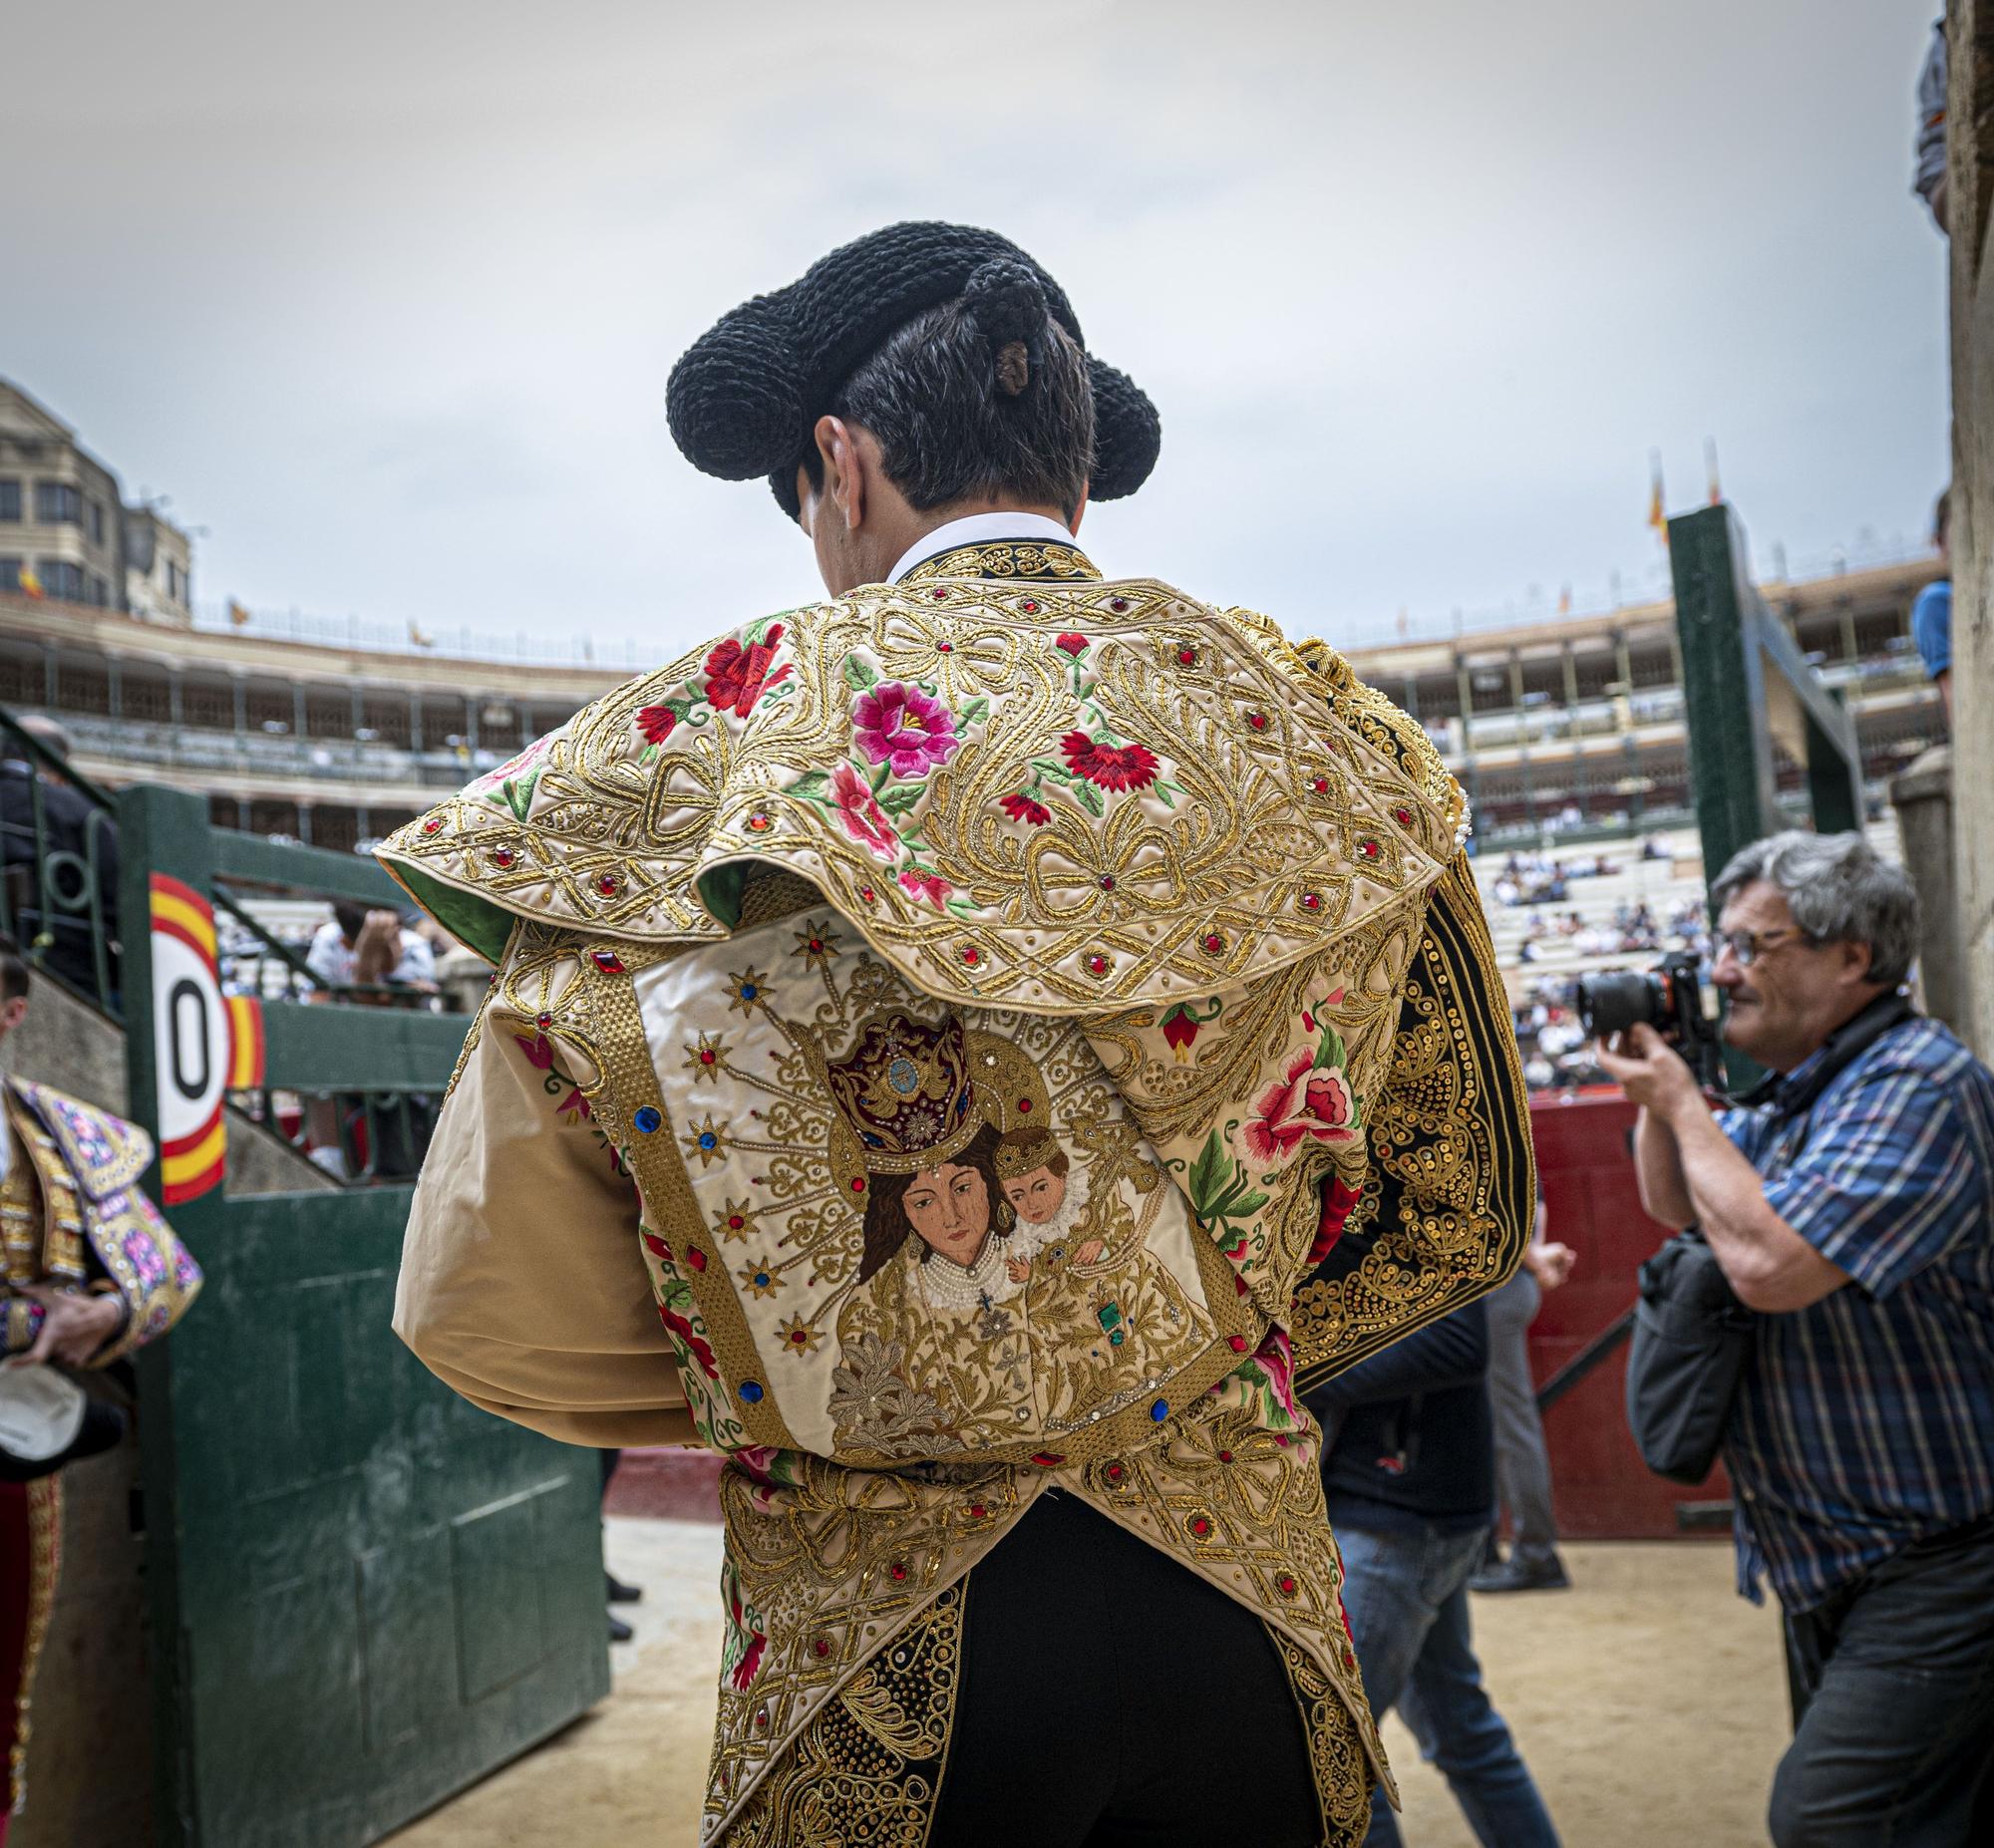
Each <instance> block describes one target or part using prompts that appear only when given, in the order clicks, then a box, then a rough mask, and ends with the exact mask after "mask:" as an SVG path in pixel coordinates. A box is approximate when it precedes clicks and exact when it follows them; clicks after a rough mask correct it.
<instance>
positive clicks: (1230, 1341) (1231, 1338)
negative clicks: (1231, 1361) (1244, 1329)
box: [1225, 1335, 1246, 1354]
mask: <svg viewBox="0 0 1994 1848" xmlns="http://www.w3.org/2000/svg"><path fill="white" fill-rule="evenodd" d="M1225 1345H1226V1346H1227V1347H1228V1348H1230V1349H1231V1350H1232V1352H1233V1353H1234V1354H1244V1353H1245V1352H1246V1337H1245V1336H1243V1335H1228V1336H1226V1338H1225Z"/></svg>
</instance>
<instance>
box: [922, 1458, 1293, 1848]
mask: <svg viewBox="0 0 1994 1848" xmlns="http://www.w3.org/2000/svg"><path fill="white" fill-rule="evenodd" d="M1322 1834H1323V1823H1322V1811H1321V1809H1320V1807H1319V1805H1318V1801H1317V1797H1316V1790H1315V1781H1314V1777H1313V1775H1312V1773H1311V1771H1310V1769H1309V1752H1308V1741H1307V1739H1306V1737H1305V1735H1304V1733H1303V1728H1302V1716H1301V1709H1300V1707H1299V1706H1298V1705H1297V1703H1296V1700H1295V1696H1294V1694H1293V1692H1292V1691H1291V1689H1290V1687H1289V1683H1288V1677H1287V1671H1286V1669H1285V1668H1284V1667H1283V1666H1282V1663H1281V1658H1280V1655H1279V1653H1278V1652H1277V1651H1276V1649H1275V1647H1274V1644H1273V1641H1272V1639H1271V1638H1270V1637H1269V1636H1268V1635H1267V1632H1266V1631H1265V1629H1263V1628H1262V1626H1261V1624H1260V1621H1259V1619H1258V1618H1256V1617H1254V1616H1253V1614H1252V1613H1251V1612H1250V1611H1248V1610H1246V1609H1245V1608H1244V1607H1243V1606H1241V1605H1239V1604H1236V1603H1234V1602H1233V1600H1232V1599H1230V1598H1228V1597H1227V1596H1226V1595H1225V1594H1224V1593H1223V1592H1221V1591H1220V1590H1218V1588H1217V1587H1216V1586H1214V1585H1209V1584H1207V1583H1206V1582H1205V1581H1204V1580H1202V1579H1200V1578H1198V1577H1196V1576H1195V1575H1194V1574H1192V1573H1190V1572H1188V1571H1186V1570H1185V1569H1184V1568H1183V1567H1182V1566H1180V1565H1177V1564H1176V1563H1175V1562H1174V1561H1172V1560H1170V1559H1167V1558H1165V1557H1164V1556H1163V1554H1162V1553H1160V1552H1159V1551H1158V1550H1157V1549H1156V1548H1155V1547H1152V1546H1149V1545H1147V1544H1146V1543H1145V1542H1143V1541H1141V1540H1139V1539H1137V1538H1136V1536H1135V1535H1134V1534H1132V1533H1129V1532H1127V1531H1126V1530H1125V1529H1123V1528H1121V1527H1118V1526H1117V1525H1116V1524H1115V1523H1114V1522H1113V1521H1111V1520H1109V1519H1108V1517H1107V1516H1106V1515H1103V1514H1100V1513H1097V1512H1096V1511H1095V1510H1094V1509H1093V1508H1090V1507H1089V1506H1088V1505H1087V1504H1086V1503H1085V1502H1083V1501H1079V1500H1077V1499H1075V1498H1074V1497H1072V1496H1070V1495H1063V1494H1061V1493H1059V1492H1058V1491H1057V1490H1053V1491H1049V1492H1048V1493H1046V1494H1044V1495H1042V1496H1041V1497H1040V1498H1039V1500H1038V1501H1037V1502H1035V1503H1034V1504H1033V1505H1032V1507H1031V1509H1030V1510H1029V1511H1028V1512H1027V1513H1026V1515H1025V1517H1024V1518H1023V1519H1022V1520H1021V1521H1020V1522H1019V1523H1018V1525H1017V1526H1016V1527H1015V1528H1013V1529H1012V1531H1011V1532H1010V1533H1008V1534H1006V1535H1005V1537H1004V1538H1003V1539H1002V1540H1001V1541H999V1542H998V1544H997V1546H996V1547H995V1549H993V1551H992V1552H991V1553H990V1555H989V1557H988V1558H986V1559H984V1560H983V1561H982V1562H981V1563H980V1564H979V1565H977V1566H976V1567H974V1568H973V1569H972V1570H971V1572H970V1574H969V1579H968V1588H967V1597H966V1600H965V1604H964V1617H963V1661H962V1681H961V1687H960V1690H959V1692H958V1694H957V1697H956V1707H955V1724H954V1730H953V1734H952V1738H951V1743H950V1748H949V1756H948V1766H947V1770H946V1771H945V1773H944V1775H943V1777H942V1784H941V1795H940V1798H939V1801H938V1804H937V1807H936V1811H935V1817H934V1823H933V1827H932V1830H931V1832H930V1834H929V1837H928V1840H929V1848H1022V1845H1023V1844H1027V1843H1029V1844H1031V1848H1226V1845H1227V1844H1233V1843H1241V1844H1243V1843H1249V1842H1250V1843H1251V1844H1253V1848H1316V1844H1318V1843H1320V1842H1321V1840H1322Z"/></svg>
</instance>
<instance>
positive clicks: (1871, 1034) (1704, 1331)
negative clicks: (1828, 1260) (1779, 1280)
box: [1627, 994, 1915, 1483]
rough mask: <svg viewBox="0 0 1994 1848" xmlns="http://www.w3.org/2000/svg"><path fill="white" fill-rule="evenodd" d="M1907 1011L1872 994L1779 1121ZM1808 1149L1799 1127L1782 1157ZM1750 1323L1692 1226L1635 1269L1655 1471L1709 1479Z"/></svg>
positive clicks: (1636, 1345) (1644, 1408) (1796, 1112)
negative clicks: (1797, 1139)
mask: <svg viewBox="0 0 1994 1848" xmlns="http://www.w3.org/2000/svg"><path fill="white" fill-rule="evenodd" d="M1914 1015H1915V1010H1914V1009H1913V1008H1912V1006H1911V1004H1910V1002H1909V1001H1908V1000H1907V999H1906V998H1905V997H1904V996H1902V995H1900V994H1889V995H1879V996H1878V997H1877V998H1876V999H1875V1000H1874V1001H1872V1002H1871V1003H1870V1004H1869V1005H1868V1006H1867V1007H1866V1008H1864V1009H1863V1010H1862V1011H1861V1013H1859V1014H1857V1015H1855V1016H1854V1017H1853V1018H1851V1019H1850V1020H1849V1021H1847V1022H1846V1023H1845V1024H1844V1025H1843V1026H1841V1027H1839V1028H1837V1029H1836V1030H1835V1032H1834V1033H1832V1034H1830V1035H1829V1036H1828V1042H1827V1044H1826V1046H1825V1047H1824V1048H1823V1057H1822V1061H1821V1063H1820V1065H1818V1066H1817V1067H1816V1068H1815V1069H1814V1071H1812V1072H1811V1073H1809V1074H1808V1077H1807V1080H1806V1081H1805V1082H1804V1083H1803V1084H1801V1085H1800V1086H1799V1087H1798V1088H1797V1089H1796V1090H1795V1091H1794V1092H1793V1094H1791V1095H1790V1096H1787V1097H1783V1098H1781V1099H1780V1100H1779V1102H1778V1104H1777V1105H1776V1116H1777V1119H1778V1121H1780V1122H1782V1123H1784V1122H1790V1121H1792V1120H1793V1118H1795V1117H1797V1116H1805V1115H1807V1113H1808V1112H1810V1111H1811V1110H1812V1109H1813V1108H1814V1105H1815V1102H1816V1099H1818V1098H1819V1097H1820V1096H1821V1094H1822V1092H1823V1091H1825V1090H1826V1089H1827V1088H1828V1084H1829V1083H1830V1082H1831V1081H1832V1080H1833V1079H1834V1078H1836V1077H1837V1076H1838V1075H1839V1074H1840V1073H1841V1072H1842V1071H1843V1070H1845V1069H1846V1067H1847V1066H1848V1064H1849V1062H1850V1061H1851V1060H1853V1059H1854V1058H1855V1057H1856V1056H1857V1055H1858V1054H1860V1053H1862V1052H1863V1051H1865V1050H1866V1049H1867V1048H1868V1047H1870V1046H1871V1045H1873V1044H1874V1043H1875V1042H1876V1041H1877V1040H1879V1039H1880V1038H1881V1037H1882V1036H1883V1035H1884V1034H1886V1033H1888V1032H1889V1031H1890V1029H1891V1028H1893V1027H1895V1026H1897V1025H1898V1024H1899V1023H1900V1022H1903V1021H1907V1020H1910V1019H1912V1018H1914ZM1779 1082H1780V1080H1779V1078H1777V1077H1774V1078H1770V1079H1768V1080H1767V1082H1766V1084H1765V1085H1764V1086H1762V1087H1761V1088H1760V1089H1759V1090H1758V1091H1756V1092H1755V1093H1753V1094H1752V1095H1750V1096H1747V1097H1744V1098H1741V1099H1740V1101H1741V1102H1742V1103H1746V1104H1750V1103H1753V1102H1756V1101H1757V1100H1759V1098H1760V1097H1763V1096H1766V1095H1770V1094H1772V1093H1774V1092H1775V1091H1776V1089H1777V1086H1778V1084H1779ZM1806 1146H1807V1130H1806V1129H1805V1128H1804V1129H1803V1130H1802V1133H1801V1139H1800V1142H1799V1143H1798V1144H1797V1145H1796V1146H1795V1147H1794V1149H1793V1150H1792V1153H1791V1154H1790V1155H1789V1157H1788V1158H1789V1159H1790V1160H1791V1159H1794V1158H1797V1157H1798V1156H1799V1154H1800V1152H1801V1150H1802V1149H1803V1148H1805V1147H1806ZM1757 1320H1758V1317H1757V1314H1756V1312H1754V1311H1752V1310H1750V1309H1747V1308H1746V1307H1745V1305H1744V1304H1743V1303H1741V1302H1740V1301H1739V1300H1738V1298H1737V1295H1736V1294H1735V1293H1734V1292H1733V1290H1732V1288H1731V1285H1730V1283H1729V1281H1728V1280H1727V1279H1726V1277H1725V1275H1724V1271H1723V1268H1722V1267H1721V1266H1720V1265H1719V1264H1718V1261H1717V1254H1716V1253H1715V1252H1713V1251H1712V1250H1711V1249H1710V1246H1709V1245H1708V1244H1707V1243H1706V1242H1705V1240H1704V1236H1703V1234H1702V1232H1701V1231H1699V1230H1698V1229H1697V1228H1696V1227H1695V1226H1691V1227H1689V1228H1688V1229H1687V1230H1685V1231H1682V1232H1678V1233H1677V1234H1676V1235H1675V1237H1674V1238H1672V1239H1670V1240H1669V1241H1668V1242H1667V1243H1666V1244H1665V1245H1663V1246H1662V1248H1661V1249H1660V1250H1659V1251H1658V1252H1656V1253H1655V1255H1654V1256H1653V1257H1651V1258H1650V1259H1649V1260H1648V1261H1647V1262H1646V1263H1645V1264H1643V1265H1642V1266H1641V1271H1640V1296H1639V1298H1638V1299H1637V1300H1636V1302H1635V1305H1634V1333H1633V1340H1632V1342H1631V1344H1630V1345H1629V1348H1628V1352H1627V1426H1628V1429H1630V1430H1631V1431H1632V1432H1633V1433H1634V1443H1635V1445H1636V1447H1637V1448H1638V1449H1639V1450H1640V1452H1641V1460H1642V1461H1643V1462H1644V1463H1646V1464H1647V1465H1648V1467H1649V1468H1650V1469H1652V1470H1653V1471H1654V1472H1655V1474H1656V1475H1658V1476H1666V1477H1667V1478H1668V1479H1669V1480H1670V1481H1671V1482H1690V1483H1695V1482H1701V1481H1702V1480H1703V1479H1704V1478H1705V1477H1706V1476H1707V1475H1709V1474H1710V1471H1711V1469H1712V1467H1713V1465H1715V1463H1716V1461H1717V1452H1718V1448H1719V1446H1720V1445H1721V1444H1722V1443H1723V1441H1724V1429H1725V1426H1726V1425H1727V1424H1728V1423H1729V1422H1730V1419H1731V1402H1732V1400H1733V1399H1734V1398H1736V1397H1737V1396H1738V1382H1739V1378H1740V1377H1741V1376H1742V1375H1743V1373H1744V1371H1745V1362H1746V1358H1747V1357H1748V1356H1749V1355H1750V1354H1751V1352H1752V1342H1753V1339H1754V1325H1755V1323H1756V1322H1757Z"/></svg>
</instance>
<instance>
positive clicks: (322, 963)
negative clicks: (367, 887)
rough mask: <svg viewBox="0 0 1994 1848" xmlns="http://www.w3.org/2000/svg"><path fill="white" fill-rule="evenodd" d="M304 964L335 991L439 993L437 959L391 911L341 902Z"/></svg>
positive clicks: (421, 939)
mask: <svg viewBox="0 0 1994 1848" xmlns="http://www.w3.org/2000/svg"><path fill="white" fill-rule="evenodd" d="M305 961H306V963H307V964H308V965H309V966H310V968H311V972H312V974H313V975H315V976H317V977H318V979H319V980H320V981H321V982H324V983H326V984H327V985H328V986H329V987H333V988H384V987H385V988H404V989H409V990H412V991H413V992H415V993H417V994H434V993H435V992H436V956H435V954H434V952H433V951H432V950H431V949H430V946H429V944H428V943H427V942H425V941H424V940H423V938H422V937H420V936H419V935H417V933H416V932H414V931H412V930H409V929H407V928H405V927H404V925H403V923H402V919H401V915H400V913H398V912H395V911H391V910H389V909H388V908H387V907H386V906H383V907H380V908H379V909H376V910H369V909H368V908H367V906H365V905H357V904H354V903H353V902H352V901H351V900H350V899H344V898H342V899H339V900H337V901H335V903H334V904H333V907H332V917H331V918H330V919H329V920H328V921H327V922H326V923H324V924H321V925H320V926H319V928H318V934H317V935H316V936H315V937H313V938H312V941H311V948H310V949H309V950H308V951H306V952H305Z"/></svg>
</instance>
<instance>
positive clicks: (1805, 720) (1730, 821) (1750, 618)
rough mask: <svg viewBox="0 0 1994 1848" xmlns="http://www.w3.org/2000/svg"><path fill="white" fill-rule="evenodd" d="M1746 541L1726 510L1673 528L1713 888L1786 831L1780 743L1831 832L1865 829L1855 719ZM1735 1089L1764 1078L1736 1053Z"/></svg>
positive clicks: (1696, 780)
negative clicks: (1773, 598) (1783, 610)
mask: <svg viewBox="0 0 1994 1848" xmlns="http://www.w3.org/2000/svg"><path fill="white" fill-rule="evenodd" d="M1749 556H1750V554H1749V553H1748V551H1747V549H1746V544H1745V532H1744V529H1743V527H1741V526H1740V525H1739V523H1738V518H1737V515H1736V514H1735V513H1734V512H1733V511H1732V509H1731V507H1730V506H1729V505H1728V504H1719V505H1717V506H1708V507H1699V508H1697V510H1696V511H1695V512H1694V513H1684V514H1681V515H1679V516H1678V517H1677V518H1675V519H1672V520H1670V521H1669V571H1670V575H1671V576H1672V577H1673V579H1674V581H1675V600H1676V629H1677V633H1678V635H1679V637H1680V639H1681V643H1682V666H1683V700H1684V706H1685V710H1686V715H1687V720H1688V727H1689V754H1688V755H1689V771H1690V784H1691V788H1692V791H1693V793H1694V796H1695V801H1696V820H1697V829H1698V831H1699V832H1700V833H1701V835H1702V836H1703V874H1704V882H1705V884H1706V886H1708V884H1709V883H1710V882H1711V881H1712V880H1714V879H1715V878H1716V877H1717V875H1718V874H1719V873H1720V872H1722V871H1723V870H1724V865H1725V862H1726V861H1727V860H1729V859H1730V858H1731V856H1732V855H1733V854H1734V853H1736V852H1737V851H1738V850H1739V848H1741V847H1746V846H1750V845H1751V843H1752V842H1753V841H1755V840H1762V839H1764V838H1765V836H1766V835H1768V834H1772V833H1777V832H1778V831H1779V830H1780V829H1781V828H1783V827H1786V826H1788V825H1789V823H1788V820H1787V817H1786V815H1785V813H1784V812H1783V811H1782V809H1781V807H1780V803H1779V795H1778V782H1777V777H1776V770H1775V762H1774V750H1773V748H1774V745H1775V744H1776V743H1777V744H1778V745H1780V746H1781V747H1783V748H1784V749H1785V750H1786V751H1787V753H1788V754H1789V755H1790V756H1791V757H1793V758H1794V759H1795V760H1797V761H1798V762H1799V763H1801V764H1802V765H1804V766H1805V767H1806V769H1807V786H1808V805H1809V809H1810V811H1811V813H1812V815H1813V819H1814V825H1815V826H1816V827H1817V828H1819V829H1820V830H1821V831H1822V832H1823V833H1840V832H1842V831H1844V830H1846V829H1849V828H1859V827H1860V826H1861V825H1862V759H1861V754H1860V752H1859V751H1858V749H1857V746H1856V741H1855V723H1854V720H1853V718H1852V717H1851V716H1850V714H1849V712H1848V709H1847V708H1846V707H1845V706H1844V705H1843V704H1842V703H1841V700H1840V699H1839V697H1838V696H1837V695H1836V693H1835V692H1834V690H1833V689H1831V688H1829V687H1828V685H1827V684H1826V683H1825V682H1824V681H1823V680H1822V678H1821V676H1820V675H1819V674H1817V673H1816V672H1815V671H1814V669H1813V668H1812V667H1810V666H1809V665H1808V663H1807V660H1806V658H1805V657H1804V656H1803V655H1802V653H1801V651H1800V649H1799V648H1798V647H1797V646H1796V645H1795V642H1794V639H1793V637H1792V636H1791V635H1789V634H1788V633H1787V629H1786V626H1785V625H1784V624H1783V623H1782V622H1781V621H1780V620H1779V618H1778V617H1776V616H1775V615H1774V614H1773V613H1772V611H1771V610H1769V609H1768V608H1767V607H1766V600H1765V598H1764V597H1762V596H1761V595H1760V594H1759V591H1758V587H1757V586H1756V585H1754V584H1753V582H1752V579H1751V573H1750V569H1749ZM1726 1063H1727V1065H1728V1067H1729V1070H1730V1074H1731V1081H1732V1084H1733V1085H1734V1087H1736V1086H1741V1085H1745V1084H1749V1083H1750V1082H1751V1081H1752V1080H1753V1079H1754V1078H1756V1076H1757V1073H1758V1068H1757V1067H1756V1066H1754V1065H1753V1064H1752V1063H1751V1062H1750V1061H1749V1060H1745V1059H1742V1058H1740V1057H1739V1055H1737V1054H1736V1053H1727V1055H1726Z"/></svg>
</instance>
